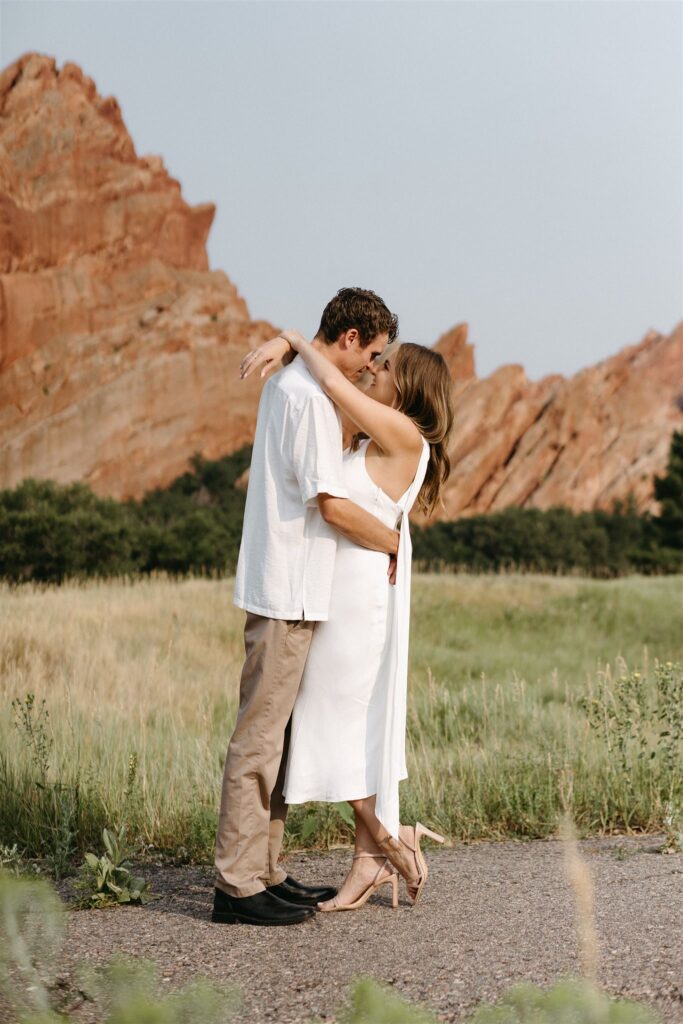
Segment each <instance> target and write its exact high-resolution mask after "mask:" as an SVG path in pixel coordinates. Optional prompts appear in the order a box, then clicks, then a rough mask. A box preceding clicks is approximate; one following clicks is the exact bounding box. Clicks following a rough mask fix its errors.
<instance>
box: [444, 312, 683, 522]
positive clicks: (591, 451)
mask: <svg viewBox="0 0 683 1024" xmlns="http://www.w3.org/2000/svg"><path fill="white" fill-rule="evenodd" d="M461 345H462V342H461ZM468 372H469V370H468V367H467V364H465V373H466V374H467V373H468ZM456 379H457V375H456ZM675 429H678V430H683V324H679V326H678V327H677V328H676V329H675V330H674V331H673V332H672V334H671V335H669V336H668V337H664V336H662V335H660V334H657V332H656V331H650V332H649V333H648V334H647V335H646V337H645V338H644V339H643V341H641V342H640V344H639V345H633V346H630V347H628V348H624V349H622V350H621V351H620V352H618V353H617V354H616V355H615V356H612V357H611V358H609V359H606V360H604V361H603V362H601V363H598V364H597V365H596V366H591V367H590V368H588V369H586V370H582V371H581V372H580V373H577V374H576V375H575V376H573V377H570V378H568V379H565V378H564V377H561V376H550V377H544V378H543V379H542V380H540V381H538V382H536V383H533V382H531V381H528V380H527V378H526V375H525V373H524V370H523V369H522V367H521V366H504V367H501V368H500V369H499V370H497V371H496V372H495V373H493V374H492V375H491V376H490V377H487V378H486V379H484V380H477V379H472V378H471V377H470V378H467V377H466V378H465V382H464V384H461V385H459V386H458V388H457V392H456V419H455V426H454V430H453V439H452V443H451V447H450V456H451V462H452V467H453V468H452V473H451V476H450V479H449V481H448V484H447V487H446V490H445V494H444V502H445V506H446V509H445V510H442V511H441V512H439V513H438V516H439V517H440V518H448V519H452V518H455V517H457V516H459V515H463V514H465V515H472V514H475V513H478V512H493V511H496V510H497V509H502V508H505V507H506V506H508V505H518V506H521V507H523V508H550V507H551V506H553V505H565V506H568V507H569V508H572V509H574V510H575V511H581V510H588V509H594V508H611V507H612V506H613V505H614V503H615V501H624V500H626V499H627V498H628V496H629V495H633V498H634V499H635V501H636V504H637V506H638V507H639V508H640V509H641V510H644V509H649V510H652V511H654V510H655V508H656V503H655V502H654V498H653V491H652V477H653V475H654V474H655V473H661V472H663V470H664V469H665V467H666V462H667V456H668V451H669V444H670V440H671V434H672V433H673V431H674V430H675Z"/></svg>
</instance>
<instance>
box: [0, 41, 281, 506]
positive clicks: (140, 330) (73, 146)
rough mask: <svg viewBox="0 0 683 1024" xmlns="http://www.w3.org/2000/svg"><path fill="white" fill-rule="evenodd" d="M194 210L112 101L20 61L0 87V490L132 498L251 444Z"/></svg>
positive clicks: (241, 309) (250, 401) (226, 308)
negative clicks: (42, 481) (196, 455)
mask: <svg viewBox="0 0 683 1024" xmlns="http://www.w3.org/2000/svg"><path fill="white" fill-rule="evenodd" d="M214 212H215V211H214V207H213V206H212V205H211V204H208V203H207V204H202V205H200V206H196V207H191V206H188V204H187V203H186V202H185V201H184V200H183V198H182V196H181V194H180V186H179V184H178V182H177V181H174V180H173V178H171V177H169V175H168V173H167V172H166V170H165V169H164V166H163V163H162V161H161V159H160V158H159V157H146V158H138V157H137V156H136V154H135V149H134V147H133V142H132V140H131V138H130V136H129V134H128V132H127V131H126V128H125V126H124V124H123V121H122V118H121V112H120V110H119V106H118V104H117V102H116V100H115V99H113V98H112V97H110V98H107V99H103V98H102V97H100V96H99V95H98V94H97V91H96V89H95V86H94V84H93V82H92V81H91V79H89V78H87V77H85V76H84V75H83V73H82V72H81V71H80V69H79V68H77V67H76V66H75V65H73V64H66V65H65V66H64V67H63V68H62V69H61V70H59V69H58V68H57V67H56V65H55V62H54V60H51V59H50V58H48V57H44V56H39V55H37V54H28V55H27V56H25V57H22V58H21V59H20V60H18V61H16V62H15V63H14V64H12V65H11V66H10V67H9V68H7V69H6V70H5V71H4V72H3V73H2V74H1V75H0V438H1V439H2V446H1V448H0V486H2V487H11V486H14V485H15V484H16V483H18V482H19V481H20V480H22V479H24V478H25V477H28V476H33V477H39V478H51V479H54V480H57V481H60V482H69V481H72V480H83V481H86V482H87V483H89V484H90V485H91V486H92V487H93V489H94V490H95V491H96V492H97V493H99V494H103V495H104V494H106V495H113V496H115V497H119V498H121V497H125V496H139V495H141V494H142V493H143V492H144V491H145V490H148V489H149V488H151V487H154V486H163V485H165V484H167V483H169V482H170V481H171V480H172V479H174V478H175V477H176V476H177V475H178V474H179V473H181V472H183V471H184V470H185V469H186V468H187V467H188V463H189V458H190V456H191V455H192V454H193V452H195V451H197V450H199V451H201V452H202V453H203V454H204V455H205V456H206V457H207V458H216V457H218V456H220V455H223V454H226V453H228V452H230V451H232V450H234V449H235V448H237V447H240V446H241V445H242V444H244V443H245V442H247V441H249V440H250V439H251V436H252V432H253V427H254V421H255V411H256V403H257V395H258V391H259V386H258V383H257V382H251V381H248V382H246V383H241V382H240V381H239V379H238V374H237V368H238V366H239V363H240V361H241V359H242V357H243V355H244V353H245V352H246V351H248V349H249V348H250V347H251V346H252V345H253V344H254V343H258V342H259V341H260V340H262V339H263V338H264V337H267V336H270V335H271V334H272V333H273V328H272V327H271V326H270V325H268V324H264V323H252V322H251V321H250V319H249V314H248V311H247V307H246V304H245V302H244V301H243V299H242V298H241V297H240V296H239V295H238V293H237V290H236V289H235V287H234V285H233V284H231V282H230V281H229V280H228V278H227V277H226V276H225V274H223V273H222V272H220V271H213V272H212V271H210V270H209V269H208V260H207V254H206V239H207V235H208V232H209V228H210V226H211V222H212V220H213V216H214Z"/></svg>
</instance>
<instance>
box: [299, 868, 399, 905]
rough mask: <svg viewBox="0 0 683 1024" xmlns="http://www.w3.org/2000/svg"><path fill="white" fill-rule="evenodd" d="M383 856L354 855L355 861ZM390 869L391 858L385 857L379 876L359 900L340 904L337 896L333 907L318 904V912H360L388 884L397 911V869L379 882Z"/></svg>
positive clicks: (333, 901)
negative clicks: (381, 876) (384, 872)
mask: <svg viewBox="0 0 683 1024" xmlns="http://www.w3.org/2000/svg"><path fill="white" fill-rule="evenodd" d="M383 856H384V854H382V853H356V854H354V857H353V859H354V860H359V859H360V858H361V857H383ZM388 867H391V864H390V862H389V858H388V857H385V858H384V862H383V863H382V864H380V866H379V868H378V869H377V874H376V875H375V877H374V878H373V880H372V881H371V882H370V885H369V886H368V887H367V889H365V890H364V891H363V892H362V893H361V894H360V896H359V897H358V899H357V900H355V901H354V902H353V903H339V896H335V897H334V898H333V899H332V906H330V907H322V906H321V905H320V904H318V910H319V911H320V913H322V914H330V913H332V912H333V911H335V910H360V908H361V907H362V906H363V904H364V903H367V901H368V900H369V899H370V897H371V896H372V894H373V892H377V890H378V889H380V888H381V887H382V886H383V885H386V884H387V882H389V883H390V884H391V905H392V907H393V908H394V910H395V909H396V908H397V907H398V874H397V872H396V869H395V868H394V869H393V870H392V871H391V873H390V874H388V875H387V876H386V878H382V879H380V880H379V881H378V879H379V877H380V875H381V874H382V872H383V871H384V870H385V869H386V868H388Z"/></svg>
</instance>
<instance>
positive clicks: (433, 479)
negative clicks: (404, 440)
mask: <svg viewBox="0 0 683 1024" xmlns="http://www.w3.org/2000/svg"><path fill="white" fill-rule="evenodd" d="M389 349H390V350H389V353H388V354H389V357H390V358H391V359H392V360H393V363H394V380H395V383H396V392H397V395H396V401H395V402H394V408H395V409H398V411H399V412H402V413H404V414H405V415H406V416H409V417H410V419H411V420H412V421H413V423H414V424H415V425H416V426H417V428H418V430H419V431H420V433H421V434H422V436H423V437H424V439H425V441H427V442H428V443H429V465H428V466H427V473H426V475H425V478H424V483H423V484H422V487H421V488H420V493H419V494H418V496H417V502H416V504H417V507H418V508H419V509H420V511H421V512H424V513H425V515H428V516H429V515H431V513H432V512H433V511H434V509H435V508H436V506H437V504H439V503H440V502H441V504H443V502H442V499H441V492H442V490H443V487H444V484H445V483H446V480H447V479H448V475H449V473H450V471H451V462H450V459H449V458H448V439H449V435H450V432H451V429H452V427H453V419H454V416H455V410H454V407H453V382H452V380H451V375H450V371H449V369H448V364H447V363H446V360H445V359H444V357H443V356H442V355H441V354H440V353H439V352H434V351H433V350H432V349H430V348H425V347H424V345H413V344H412V343H411V342H403V343H402V344H401V345H399V346H398V347H397V349H396V352H394V353H391V347H389ZM361 436H364V435H357V436H356V438H354V445H353V447H354V448H355V447H357V444H358V440H359V439H360V437H361Z"/></svg>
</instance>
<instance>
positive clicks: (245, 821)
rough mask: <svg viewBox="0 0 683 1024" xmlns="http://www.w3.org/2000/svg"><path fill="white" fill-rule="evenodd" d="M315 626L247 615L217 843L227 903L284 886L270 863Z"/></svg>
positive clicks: (279, 833) (280, 826)
mask: <svg viewBox="0 0 683 1024" xmlns="http://www.w3.org/2000/svg"><path fill="white" fill-rule="evenodd" d="M314 626H315V623H314V622H305V621H302V622H292V621H287V620H284V619H267V618H264V617H263V616H261V615H253V614H252V613H251V612H247V621H246V623H245V627H244V649H245V652H246V660H245V662H244V668H243V669H242V678H241V680H240V706H239V712H238V714H237V722H236V724H235V731H234V733H233V734H232V738H231V740H230V744H229V746H228V753H227V757H226V759H225V770H224V773H223V790H222V793H221V809H220V814H219V817H218V835H217V837H216V871H217V876H216V887H217V888H219V889H222V890H223V891H224V892H226V893H228V895H230V896H252V895H253V894H254V893H257V892H262V891H263V889H264V888H265V887H266V886H269V885H277V884H278V883H279V882H282V881H284V879H285V878H286V873H285V872H284V871H283V870H282V868H279V867H278V866H277V861H278V857H279V855H280V848H281V846H282V837H283V834H284V830H285V818H286V817H287V805H286V804H285V802H284V799H283V796H282V788H283V784H284V777H285V767H286V764H287V746H288V743H289V727H288V726H289V719H290V716H291V714H292V708H293V707H294V701H295V699H296V695H297V692H298V690H299V686H300V684H301V677H302V676H303V672H304V666H305V664H306V658H307V657H308V650H309V647H310V645H311V639H312V637H313V627H314Z"/></svg>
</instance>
